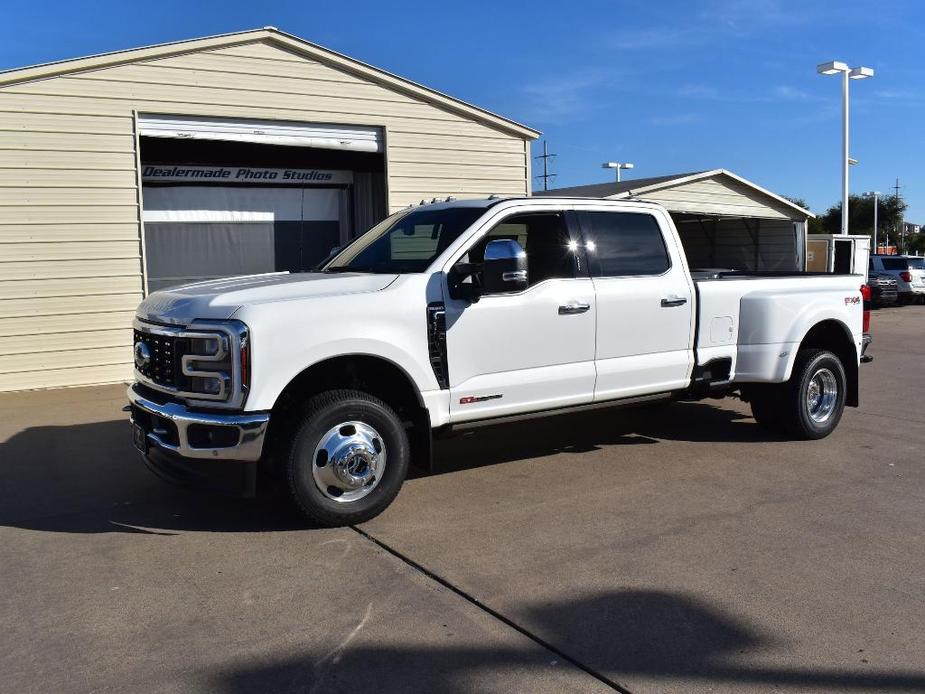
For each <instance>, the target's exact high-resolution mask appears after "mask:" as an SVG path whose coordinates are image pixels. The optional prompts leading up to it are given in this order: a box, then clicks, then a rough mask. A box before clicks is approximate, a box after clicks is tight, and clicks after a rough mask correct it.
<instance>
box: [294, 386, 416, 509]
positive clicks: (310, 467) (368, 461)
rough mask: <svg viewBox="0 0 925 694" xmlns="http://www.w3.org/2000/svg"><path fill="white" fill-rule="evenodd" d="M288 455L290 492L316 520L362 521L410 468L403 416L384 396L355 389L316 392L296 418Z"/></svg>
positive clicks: (382, 504) (383, 501)
mask: <svg viewBox="0 0 925 694" xmlns="http://www.w3.org/2000/svg"><path fill="white" fill-rule="evenodd" d="M294 424H295V427H294V432H295V433H294V436H293V437H292V441H291V443H290V444H289V447H288V451H287V455H286V471H287V475H286V477H287V480H288V486H289V492H290V496H291V497H292V499H293V501H294V502H295V504H296V506H297V507H298V508H299V510H301V511H302V513H303V514H304V515H305V516H306V517H307V518H308V519H309V520H311V521H313V522H314V523H317V524H318V525H321V526H325V527H337V526H344V525H353V524H355V523H362V522H364V521H367V520H369V519H370V518H373V517H375V516H377V515H379V514H380V513H382V511H384V510H385V509H386V507H387V506H388V505H389V504H391V503H392V501H393V500H394V499H395V497H396V496H397V495H398V492H399V490H400V489H401V486H402V483H403V482H404V481H405V476H406V475H407V473H408V462H409V460H410V446H409V444H408V436H407V434H406V432H405V429H404V427H403V426H402V423H401V420H400V419H399V418H398V416H397V415H396V414H395V412H394V411H393V410H392V408H390V407H389V406H388V405H386V404H385V403H384V402H383V401H382V400H379V399H378V398H375V397H373V396H371V395H369V394H367V393H363V392H360V391H356V390H332V391H327V392H324V393H320V394H318V395H315V396H314V397H312V398H311V399H310V400H309V401H308V402H307V403H306V404H305V407H304V408H303V410H302V412H301V414H300V415H298V417H297V420H296V422H295V423H294Z"/></svg>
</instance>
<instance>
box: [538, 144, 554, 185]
mask: <svg viewBox="0 0 925 694" xmlns="http://www.w3.org/2000/svg"><path fill="white" fill-rule="evenodd" d="M554 156H556V155H555V154H550V153H549V148H548V147H547V146H546V140H543V153H542V154H540V155H539V156H536V157H533V158H534V159H542V160H543V173H541V174H538V175H537V176H536V177H537V178H539V179H541V180H542V181H543V190H549V179H550V178H555V177H556V174H551V173H549V160H550V159H552V158H553V157H554Z"/></svg>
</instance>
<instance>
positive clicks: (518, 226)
mask: <svg viewBox="0 0 925 694" xmlns="http://www.w3.org/2000/svg"><path fill="white" fill-rule="evenodd" d="M496 239H513V240H514V241H517V243H519V244H520V245H521V247H522V248H523V249H524V251H526V253H527V275H528V277H529V282H530V286H533V285H534V284H538V283H540V282H542V281H543V280H548V279H553V278H556V277H565V278H571V277H575V250H576V245H575V244H573V243H569V242H570V240H571V239H570V237H569V233H568V227H567V226H566V223H565V215H564V214H563V213H561V212H542V213H533V214H521V215H514V216H513V217H508V218H507V219H505V220H504V221H503V222H501V223H500V224H498V225H497V226H496V227H495V228H493V229H492V230H491V231H489V232H488V234H486V235H485V236H484V237H482V238H481V239H480V240H479V242H478V243H477V244H476V245H475V246H473V247H472V248H471V249H470V250H469V261H470V262H473V263H480V262H482V259H483V258H484V255H485V246H487V245H488V242H489V241H494V240H496Z"/></svg>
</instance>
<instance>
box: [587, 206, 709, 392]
mask: <svg viewBox="0 0 925 694" xmlns="http://www.w3.org/2000/svg"><path fill="white" fill-rule="evenodd" d="M578 218H579V222H580V226H581V232H582V236H583V240H584V247H585V252H586V254H587V257H588V267H589V269H590V271H591V276H592V278H593V282H594V287H595V294H596V298H597V325H596V329H597V349H596V355H595V366H596V369H597V381H596V384H595V388H594V400H595V401H602V400H612V399H615V398H622V397H630V396H635V395H646V394H650V393H659V392H664V391H670V390H676V389H680V388H685V387H687V385H688V384H689V383H690V375H691V369H692V367H693V364H692V360H693V285H692V283H691V280H690V276H689V274H688V272H687V271H686V268H685V266H684V263H683V260H682V257H681V250H680V248H679V247H678V245H677V244H676V242H675V236H674V235H673V234H672V233H671V232H670V227H669V226H668V224H669V222H668V220H667V219H665V218H664V216H663V215H662V214H661V213H660V212H658V211H657V210H654V209H653V210H652V211H604V210H600V209H599V210H586V211H580V212H579V213H578Z"/></svg>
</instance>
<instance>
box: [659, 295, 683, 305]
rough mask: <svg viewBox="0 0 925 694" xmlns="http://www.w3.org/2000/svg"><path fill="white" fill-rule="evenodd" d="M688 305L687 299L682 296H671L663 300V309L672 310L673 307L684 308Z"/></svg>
mask: <svg viewBox="0 0 925 694" xmlns="http://www.w3.org/2000/svg"><path fill="white" fill-rule="evenodd" d="M686 303H687V299H685V298H683V297H680V296H671V297H668V298H667V299H662V308H671V307H672V306H683V305H684V304H686Z"/></svg>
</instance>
